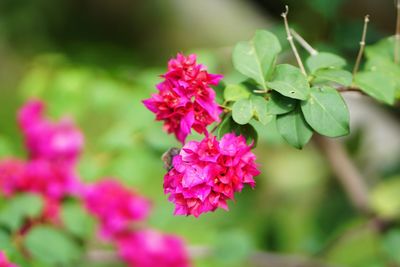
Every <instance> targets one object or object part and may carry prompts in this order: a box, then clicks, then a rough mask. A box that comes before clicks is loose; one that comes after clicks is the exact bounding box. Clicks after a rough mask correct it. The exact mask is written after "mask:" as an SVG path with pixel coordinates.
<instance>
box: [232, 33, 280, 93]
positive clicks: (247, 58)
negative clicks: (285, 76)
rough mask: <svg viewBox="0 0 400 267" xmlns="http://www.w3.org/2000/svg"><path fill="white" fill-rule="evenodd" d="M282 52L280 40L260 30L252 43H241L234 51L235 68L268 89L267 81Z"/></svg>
mask: <svg viewBox="0 0 400 267" xmlns="http://www.w3.org/2000/svg"><path fill="white" fill-rule="evenodd" d="M280 51H281V45H280V43H279V40H278V38H276V36H275V35H274V34H272V33H270V32H268V31H262V30H259V31H257V32H256V34H255V36H254V37H253V39H252V40H251V41H250V42H240V43H238V44H237V45H236V47H235V49H234V50H233V66H234V67H235V69H237V70H238V71H239V72H240V73H242V74H243V75H245V76H247V77H249V78H252V79H253V80H255V81H256V82H257V83H258V84H259V85H260V86H261V87H262V88H264V89H267V88H266V79H267V77H268V76H269V75H270V73H271V72H272V69H273V66H274V64H275V60H276V56H277V55H278V54H279V52H280Z"/></svg>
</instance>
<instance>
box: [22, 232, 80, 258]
mask: <svg viewBox="0 0 400 267" xmlns="http://www.w3.org/2000/svg"><path fill="white" fill-rule="evenodd" d="M25 246H26V248H27V249H28V250H29V252H30V253H31V254H32V256H33V258H35V259H36V260H39V261H41V262H44V263H49V264H66V263H71V261H74V260H77V259H79V257H80V251H79V248H78V246H77V244H75V243H74V242H73V241H72V240H71V239H69V238H68V237H67V236H66V235H64V234H63V233H62V232H60V231H59V230H56V229H54V228H51V227H47V226H39V227H36V228H34V229H33V230H31V231H30V232H29V233H28V235H27V236H26V239H25Z"/></svg>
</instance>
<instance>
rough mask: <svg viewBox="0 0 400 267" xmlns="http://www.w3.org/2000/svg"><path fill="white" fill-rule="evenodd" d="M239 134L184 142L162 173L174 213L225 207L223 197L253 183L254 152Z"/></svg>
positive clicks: (198, 211)
mask: <svg viewBox="0 0 400 267" xmlns="http://www.w3.org/2000/svg"><path fill="white" fill-rule="evenodd" d="M251 147H252V146H251V145H250V146H249V145H247V144H246V140H245V138H244V137H243V136H236V135H235V134H226V135H224V136H223V137H222V139H221V140H220V141H218V140H217V139H216V137H215V136H212V135H208V136H206V137H205V138H204V139H203V140H202V141H201V142H197V141H191V142H188V143H187V144H185V145H184V146H183V148H182V150H181V151H180V153H179V155H177V156H175V157H174V159H173V168H172V169H171V170H170V171H169V172H168V173H167V174H166V175H165V177H164V191H165V193H166V194H170V196H169V200H170V201H171V202H173V203H174V204H175V215H194V216H195V217H198V216H199V215H200V214H202V213H204V212H209V211H214V210H216V209H217V208H219V207H220V208H223V209H228V206H227V203H226V202H227V200H229V199H232V200H233V199H234V193H235V192H240V191H242V189H243V187H244V184H249V185H250V186H251V187H254V186H255V181H254V179H253V177H254V176H256V175H258V174H259V171H258V170H257V166H256V164H255V159H256V156H255V155H254V154H253V153H252V152H251Z"/></svg>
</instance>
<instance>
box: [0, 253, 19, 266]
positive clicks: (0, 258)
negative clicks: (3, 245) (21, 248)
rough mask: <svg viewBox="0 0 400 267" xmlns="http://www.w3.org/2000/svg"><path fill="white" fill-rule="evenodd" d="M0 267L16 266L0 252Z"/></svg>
mask: <svg viewBox="0 0 400 267" xmlns="http://www.w3.org/2000/svg"><path fill="white" fill-rule="evenodd" d="M0 267H17V265H15V264H12V263H10V262H9V261H8V259H7V257H6V255H5V254H4V253H3V252H2V251H0Z"/></svg>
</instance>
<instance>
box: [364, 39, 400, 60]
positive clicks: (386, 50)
mask: <svg viewBox="0 0 400 267" xmlns="http://www.w3.org/2000/svg"><path fill="white" fill-rule="evenodd" d="M394 47H395V37H394V36H391V37H388V38H385V39H382V40H381V41H379V42H378V43H376V44H374V45H369V46H367V47H366V48H365V55H366V57H367V58H368V60H371V59H375V58H381V59H386V60H389V61H391V62H394ZM398 53H399V55H400V48H399V51H398Z"/></svg>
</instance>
